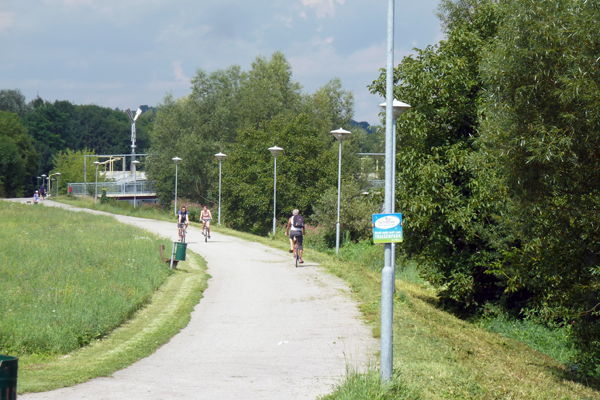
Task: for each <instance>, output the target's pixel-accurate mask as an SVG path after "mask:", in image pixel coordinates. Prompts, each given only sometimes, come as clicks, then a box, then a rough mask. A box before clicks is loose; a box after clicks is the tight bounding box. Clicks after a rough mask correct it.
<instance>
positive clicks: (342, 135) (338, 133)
mask: <svg viewBox="0 0 600 400" xmlns="http://www.w3.org/2000/svg"><path fill="white" fill-rule="evenodd" d="M331 133H332V134H333V136H335V138H336V139H337V140H338V141H339V142H340V146H339V147H340V153H339V156H338V205H337V206H338V207H337V223H336V224H335V254H339V252H340V193H341V184H342V140H344V139H346V138H347V137H348V135H350V132H349V131H346V130H344V129H342V128H340V129H336V130H335V131H331Z"/></svg>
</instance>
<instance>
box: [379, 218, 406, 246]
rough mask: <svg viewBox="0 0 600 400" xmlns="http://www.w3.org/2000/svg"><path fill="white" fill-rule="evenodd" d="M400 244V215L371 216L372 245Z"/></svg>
mask: <svg viewBox="0 0 600 400" xmlns="http://www.w3.org/2000/svg"><path fill="white" fill-rule="evenodd" d="M400 242H402V214H399V213H398V214H373V243H400Z"/></svg>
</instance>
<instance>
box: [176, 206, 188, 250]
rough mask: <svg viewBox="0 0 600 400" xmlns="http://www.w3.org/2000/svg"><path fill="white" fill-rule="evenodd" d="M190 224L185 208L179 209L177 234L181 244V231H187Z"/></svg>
mask: <svg viewBox="0 0 600 400" xmlns="http://www.w3.org/2000/svg"><path fill="white" fill-rule="evenodd" d="M189 223H190V214H189V213H188V212H187V210H186V208H185V206H182V207H181V210H179V213H178V214H177V227H178V228H179V229H178V230H177V233H178V234H179V241H180V242H181V230H182V229H187V227H188V224H189Z"/></svg>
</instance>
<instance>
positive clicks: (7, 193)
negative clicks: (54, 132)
mask: <svg viewBox="0 0 600 400" xmlns="http://www.w3.org/2000/svg"><path fill="white" fill-rule="evenodd" d="M37 157H38V154H37V152H36V151H35V147H34V144H33V138H32V137H31V136H30V135H29V134H28V133H27V129H26V128H25V127H24V126H23V125H22V124H21V119H20V118H19V117H18V115H17V114H13V113H11V112H8V111H0V197H20V196H23V195H26V194H27V195H30V194H31V193H29V192H31V190H32V189H33V186H28V183H29V182H31V181H32V178H33V177H34V176H35V175H34V174H35V172H36V163H37Z"/></svg>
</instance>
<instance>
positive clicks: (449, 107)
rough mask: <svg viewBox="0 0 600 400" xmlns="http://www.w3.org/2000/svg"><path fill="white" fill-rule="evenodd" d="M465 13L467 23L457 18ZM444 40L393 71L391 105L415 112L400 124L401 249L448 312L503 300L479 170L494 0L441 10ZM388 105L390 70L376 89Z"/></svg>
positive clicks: (495, 22)
mask: <svg viewBox="0 0 600 400" xmlns="http://www.w3.org/2000/svg"><path fill="white" fill-rule="evenodd" d="M465 7H467V8H468V9H469V10H470V11H469V13H468V14H469V19H461V18H456V16H457V15H460V13H459V12H458V10H462V9H464V8H465ZM441 11H442V13H443V15H444V16H445V18H446V24H445V26H446V31H445V33H446V35H447V39H446V40H443V41H441V42H440V43H439V44H438V45H435V46H428V47H427V48H425V49H423V50H419V49H415V52H416V55H415V56H412V55H411V56H408V57H405V58H404V59H403V60H402V62H401V63H400V64H399V65H398V67H397V68H396V70H395V71H394V80H395V82H396V84H395V87H394V96H395V98H397V99H399V100H402V101H404V102H407V103H409V104H411V106H412V108H411V109H410V111H408V112H407V113H406V114H405V115H403V116H402V117H401V118H400V119H399V120H398V122H397V123H398V128H397V132H398V139H397V149H396V152H397V165H396V170H397V171H398V172H397V175H396V210H398V211H399V212H402V214H403V223H404V227H405V237H404V243H403V244H402V249H403V250H404V251H405V252H406V253H407V254H408V255H410V256H411V257H413V258H414V259H415V260H418V261H419V262H420V264H421V269H422V273H423V275H424V276H425V278H427V279H428V280H429V281H430V282H431V283H433V284H434V285H435V286H436V287H437V288H439V293H440V296H441V298H442V299H443V300H444V301H445V302H446V303H451V304H455V305H459V306H460V307H461V308H462V307H467V308H468V307H474V306H477V305H481V304H482V303H484V302H485V301H488V300H493V299H495V298H496V297H497V296H499V295H500V294H501V293H502V288H498V287H496V285H495V281H496V279H495V278H494V277H492V276H490V275H488V274H486V273H485V272H486V269H487V266H488V264H489V263H490V261H491V260H495V257H496V255H495V251H494V248H493V247H492V246H491V244H490V241H489V238H487V235H488V234H487V233H486V232H487V231H488V230H489V228H490V226H489V224H488V221H489V219H488V218H487V216H488V215H489V214H490V213H491V212H492V211H493V210H491V209H490V208H489V204H490V203H491V201H490V199H489V198H488V197H487V196H488V195H489V193H486V192H482V189H481V186H480V185H479V183H480V182H481V180H485V179H489V177H486V176H481V173H480V171H479V170H478V168H477V165H473V162H472V157H473V154H474V153H475V147H474V140H475V138H476V137H477V136H478V135H479V133H478V119H479V110H478V105H479V102H480V98H481V89H482V80H481V77H480V75H479V71H478V68H479V62H480V60H481V54H482V51H483V49H485V48H486V47H487V46H489V45H490V43H491V41H492V39H493V37H494V33H495V29H496V27H497V25H498V20H499V13H498V11H497V4H496V2H495V1H492V0H489V1H488V0H464V1H461V2H460V4H458V5H456V4H455V3H453V2H450V1H445V2H443V3H442V8H441ZM370 88H371V90H372V92H374V93H379V94H380V95H381V96H383V97H385V71H382V74H381V75H380V77H379V79H378V80H377V81H375V82H373V84H372V85H371V87H370Z"/></svg>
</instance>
